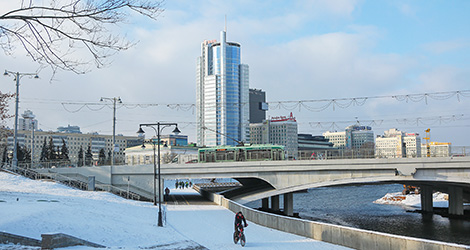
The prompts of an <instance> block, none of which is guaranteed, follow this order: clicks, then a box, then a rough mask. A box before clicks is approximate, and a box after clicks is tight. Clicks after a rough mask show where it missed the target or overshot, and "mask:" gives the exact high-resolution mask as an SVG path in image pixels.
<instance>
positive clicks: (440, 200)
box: [374, 192, 449, 208]
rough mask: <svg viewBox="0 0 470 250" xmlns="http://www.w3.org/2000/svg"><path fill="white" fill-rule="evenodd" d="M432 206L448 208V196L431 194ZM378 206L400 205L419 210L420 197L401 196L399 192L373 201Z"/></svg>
mask: <svg viewBox="0 0 470 250" xmlns="http://www.w3.org/2000/svg"><path fill="white" fill-rule="evenodd" d="M432 200H433V206H434V207H448V206H449V201H448V195H447V194H444V193H441V192H435V193H433V197H432ZM374 203H378V204H392V205H402V206H408V207H415V208H421V197H420V195H419V194H408V195H403V194H402V193H401V192H397V193H388V194H386V195H385V196H384V197H382V198H380V199H378V200H376V201H374Z"/></svg>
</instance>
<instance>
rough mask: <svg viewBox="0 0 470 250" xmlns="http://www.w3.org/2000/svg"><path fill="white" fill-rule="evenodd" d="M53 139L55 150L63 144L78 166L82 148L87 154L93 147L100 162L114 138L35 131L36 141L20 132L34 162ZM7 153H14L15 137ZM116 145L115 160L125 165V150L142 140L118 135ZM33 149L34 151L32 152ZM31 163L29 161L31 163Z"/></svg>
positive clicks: (30, 134) (110, 136) (27, 133)
mask: <svg viewBox="0 0 470 250" xmlns="http://www.w3.org/2000/svg"><path fill="white" fill-rule="evenodd" d="M51 138H52V141H53V144H54V147H55V148H61V147H62V145H63V142H65V145H66V146H67V149H68V152H69V153H68V155H69V159H70V161H71V163H72V164H77V162H78V153H79V151H80V148H81V149H82V150H83V152H86V151H87V149H88V147H89V146H90V147H91V151H92V153H93V160H94V161H97V160H98V155H99V151H100V150H101V149H104V151H105V153H106V157H108V154H109V153H110V152H111V150H112V149H113V146H112V144H113V136H112V135H100V134H97V133H92V134H77V133H59V132H44V131H35V132H34V139H32V133H31V131H27V130H18V137H17V139H18V145H19V146H23V147H26V148H27V149H28V150H30V151H33V157H34V162H36V163H37V162H39V160H40V158H41V152H42V148H43V145H44V141H45V142H46V144H47V145H48V144H49V141H50V139H51ZM7 145H8V148H7V151H8V152H12V151H13V136H9V137H8V138H7ZM116 145H117V147H116V148H115V150H116V151H115V153H114V159H115V162H116V164H122V163H124V160H125V159H124V155H125V149H126V148H127V147H131V146H135V145H142V139H141V138H139V137H137V136H122V135H116ZM31 149H32V150H31ZM29 162H30V161H28V163H29Z"/></svg>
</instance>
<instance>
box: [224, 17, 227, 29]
mask: <svg viewBox="0 0 470 250" xmlns="http://www.w3.org/2000/svg"><path fill="white" fill-rule="evenodd" d="M224 31H225V32H227V15H225V27H224Z"/></svg>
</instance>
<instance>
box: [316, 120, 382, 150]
mask: <svg viewBox="0 0 470 250" xmlns="http://www.w3.org/2000/svg"><path fill="white" fill-rule="evenodd" d="M323 136H324V137H325V138H327V139H328V140H329V141H330V142H332V143H333V146H334V147H335V148H341V149H361V148H362V147H363V146H367V147H369V148H370V147H372V148H373V145H374V131H372V128H371V127H368V126H358V125H351V126H348V127H346V129H345V131H340V132H337V131H334V132H331V131H327V132H325V133H323Z"/></svg>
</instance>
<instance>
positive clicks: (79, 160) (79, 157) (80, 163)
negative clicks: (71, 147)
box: [77, 146, 84, 167]
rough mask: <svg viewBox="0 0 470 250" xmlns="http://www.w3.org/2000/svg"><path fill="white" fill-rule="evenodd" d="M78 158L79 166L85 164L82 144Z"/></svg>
mask: <svg viewBox="0 0 470 250" xmlns="http://www.w3.org/2000/svg"><path fill="white" fill-rule="evenodd" d="M77 158H78V161H77V165H78V166H79V167H81V166H83V163H84V161H83V147H82V146H80V150H79V151H78V157H77Z"/></svg>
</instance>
